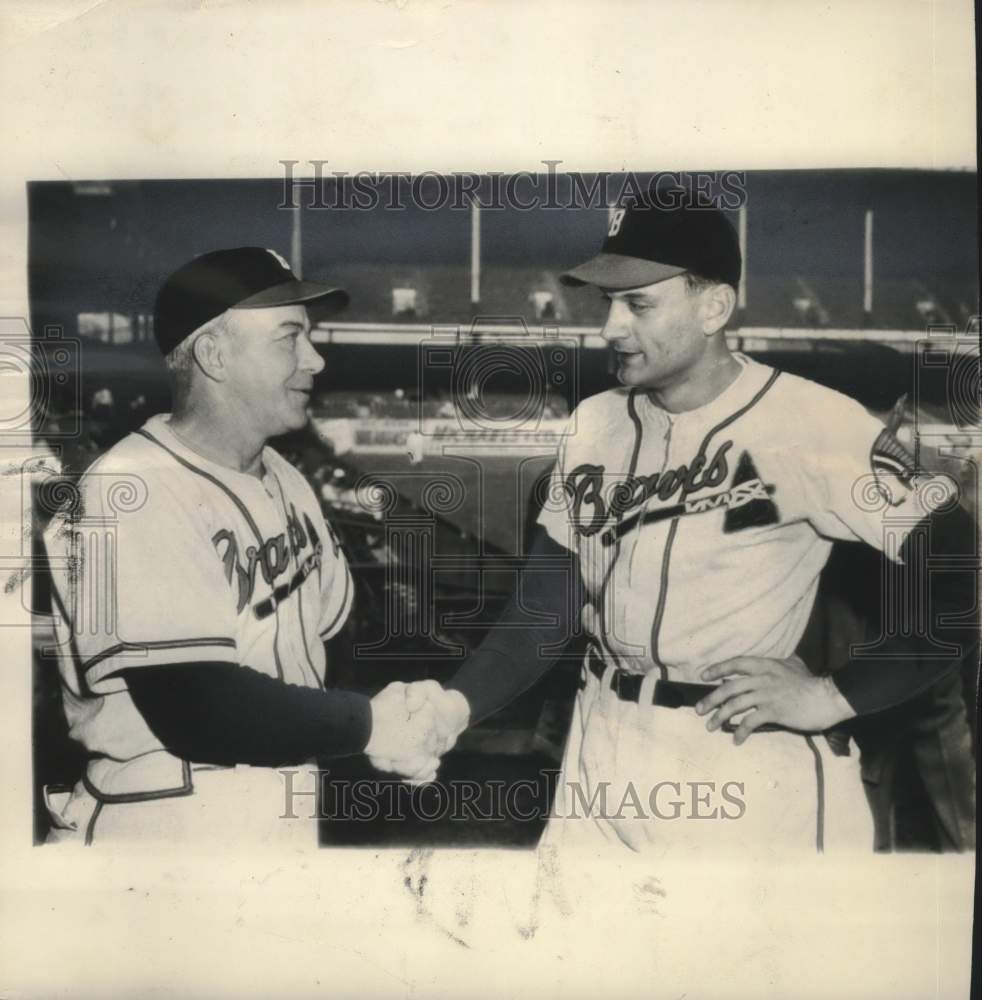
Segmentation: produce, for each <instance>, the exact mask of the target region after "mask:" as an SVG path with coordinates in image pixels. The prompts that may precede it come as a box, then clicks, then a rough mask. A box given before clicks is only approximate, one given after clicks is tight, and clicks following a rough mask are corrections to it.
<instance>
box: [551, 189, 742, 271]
mask: <svg viewBox="0 0 982 1000" xmlns="http://www.w3.org/2000/svg"><path fill="white" fill-rule="evenodd" d="M742 267H743V261H742V258H741V255H740V241H739V239H738V237H737V234H736V230H734V228H733V226H732V225H731V223H730V221H729V220H728V219H727V218H726V216H725V215H724V214H723V213H722V212H721V211H719V209H716V208H702V207H693V206H688V205H683V206H679V207H672V208H659V207H657V206H649V205H646V204H631V205H627V206H624V207H620V208H615V209H614V210H613V212H612V214H611V217H610V225H609V226H608V228H607V236H606V238H605V239H604V242H603V246H602V247H601V248H600V253H599V254H597V256H596V257H593V258H592V259H590V260H588V261H587V262H586V263H585V264H580V265H579V266H578V267H574V268H573V269H572V270H571V271H567V272H566V273H565V274H563V275H561V276H560V279H559V280H560V281H561V282H562V283H563V284H564V285H574V286H575V285H597V286H598V287H600V288H609V289H612V290H616V291H620V290H623V289H625V288H640V287H641V286H642V285H653V284H655V283H656V282H658V281H665V280H666V279H668V278H673V277H675V275H677V274H684V273H685V272H686V271H691V272H693V273H694V274H699V275H701V276H702V277H704V278H710V279H713V280H715V281H721V282H724V283H725V284H728V285H732V286H733V287H734V288H736V287H737V285H739V283H740V272H741V269H742Z"/></svg>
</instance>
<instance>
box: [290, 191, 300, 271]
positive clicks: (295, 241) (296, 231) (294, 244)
mask: <svg viewBox="0 0 982 1000" xmlns="http://www.w3.org/2000/svg"><path fill="white" fill-rule="evenodd" d="M290 183H291V184H292V186H293V195H294V198H293V206H292V208H291V209H290V216H291V217H290V266H291V267H292V268H293V273H294V274H295V275H296V276H297V277H298V278H301V279H302V278H303V256H302V250H301V246H302V244H301V236H302V232H301V228H300V227H301V222H300V213H301V211H303V209H302V208H301V205H302V204H303V194H302V193H301V192H299V191H298V190H297V182H296V180H291V182H290Z"/></svg>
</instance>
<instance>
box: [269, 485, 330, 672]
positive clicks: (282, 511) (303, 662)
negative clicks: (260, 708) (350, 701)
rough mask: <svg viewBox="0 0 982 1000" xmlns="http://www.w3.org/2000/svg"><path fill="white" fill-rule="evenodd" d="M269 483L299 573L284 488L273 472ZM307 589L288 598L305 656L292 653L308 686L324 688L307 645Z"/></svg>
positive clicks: (292, 563)
mask: <svg viewBox="0 0 982 1000" xmlns="http://www.w3.org/2000/svg"><path fill="white" fill-rule="evenodd" d="M268 481H271V487H272V489H270V488H267V489H266V493H267V494H268V495H269V496H270V498H271V499H272V500H273V507H274V509H275V510H276V514H277V519H280V518H282V525H283V532H284V537H285V538H286V541H287V546H288V548H289V551H290V556H291V558H290V566H291V572H294V573H295V572H297V571H299V569H300V553H299V552H297V551H295V550H294V547H293V540H292V537H291V534H290V515H289V513H288V512H287V509H286V496H285V494H284V493H283V486H282V484H281V483H280V480H279V477H278V476H276V475H275V474H274V473H272V472H267V473H266V476H265V477H264V480H263V482H264V485H265V484H266V483H267V482H268ZM274 497H278V498H279V504H278V505H277V503H276V500H275V499H273V498H274ZM311 541H312V540H311ZM306 589H307V585H306V581H304V582H302V583H301V584H300V586H299V587H297V588H296V590H295V591H294V592H293V594H291V595H290V598H288V600H290V599H291V598H292V599H295V600H296V607H297V620H298V624H299V626H300V627H299V635H300V642H301V643H302V645H303V655H302V656H300V655H298V653H297V651H296V649H294V648H292V646H293V643H291V652H292V653H293V656H294V660H295V662H296V663H297V665H298V668H299V670H300V673H301V675H302V676H303V677H304V681H305V682H306V683H307V684H308V686H311V687H320V688H323V686H324V684H323V682H322V681H321V678H320V676H319V675H318V673H317V670H316V668H315V666H314V664H313V663H312V662H311V659H310V647H309V646H308V644H307V629H306V624H305V622H304V618H303V595H304V591H305V590H306ZM279 613H280V606H279V604H277V606H276V614H277V621H279V617H278V616H279ZM289 635H291V636H294V637H295V636H296V635H297V630H296V629H291V630H290V631H289ZM308 670H309V673H310V678H307V676H306V674H307V673H308ZM311 681H312V683H311Z"/></svg>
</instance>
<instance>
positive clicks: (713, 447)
mask: <svg viewBox="0 0 982 1000" xmlns="http://www.w3.org/2000/svg"><path fill="white" fill-rule="evenodd" d="M741 267H742V261H741V255H740V250H739V244H738V240H737V237H736V234H735V232H734V230H733V228H732V226H731V225H730V223H729V222H728V221H727V219H726V218H725V216H724V215H723V214H722V213H720V212H718V211H716V210H710V209H707V208H697V207H692V206H685V205H680V207H678V208H677V209H672V210H657V209H655V208H648V207H645V206H643V205H634V206H629V207H624V208H619V209H617V210H616V211H615V212H614V213H612V216H611V221H610V225H609V231H608V234H607V237H606V240H605V242H604V244H603V247H602V250H601V252H600V254H599V255H598V256H596V257H594V258H593V259H592V260H590V261H588V262H586V263H584V264H582V265H580V266H579V267H576V268H574V269H573V270H572V271H570V272H569V273H568V274H566V275H565V276H564V281H565V282H566V283H567V284H572V285H591V286H594V287H595V288H597V289H599V290H600V293H601V294H602V295H603V296H604V298H605V299H606V300H607V303H608V308H609V312H608V317H607V322H606V324H605V326H604V328H603V336H604V338H605V339H606V341H607V342H608V344H609V345H610V346H611V348H612V349H613V351H614V353H615V356H616V359H617V375H618V380H619V381H620V383H621V385H620V387H619V388H616V389H612V390H610V391H607V392H604V393H601V394H599V395H597V396H594V397H591V398H588V399H586V400H584V401H583V402H582V403H581V404H580V405H579V407H578V408H577V409H576V411H575V412H574V414H573V416H572V418H571V420H570V425H569V430H568V433H567V434H566V436H565V438H564V443H563V445H562V447H561V449H560V452H559V455H558V458H557V463H556V468H555V472H554V477H553V483H554V487H555V488H554V489H553V491H552V495H551V497H550V498H549V499H548V500H547V502H546V504H545V506H544V508H543V511H542V513H541V515H540V518H539V524H540V527H541V531H540V537H539V538H538V540H537V541H536V543H535V546H534V548H533V558H532V560H530V562H529V565H528V568H527V569H526V570H525V572H524V575H523V579H522V580H521V584H520V587H519V590H518V593H517V594H516V597H515V600H514V602H513V606H512V607H511V608H510V609H509V610H508V611H506V613H505V617H504V618H503V621H509V622H514V621H516V620H517V619H516V617H515V616H519V617H521V616H522V615H525V616H528V615H529V614H532V615H533V616H538V621H541V622H543V624H541V625H539V624H536V625H534V626H531V627H527V628H524V629H515V628H508V629H506V628H498V629H492V631H491V634H490V635H489V637H488V639H487V640H486V641H485V642H484V643H483V644H482V646H481V647H480V648H479V649H478V650H477V651H476V652H475V654H474V655H473V656H472V657H471V658H470V659H469V660H468V662H467V663H466V664H465V665H464V666H463V667H462V669H461V670H460V671H459V672H458V674H457V675H456V676H455V677H454V678H453V679H452V681H451V682H450V684H449V685H448V688H449V690H448V691H447V692H445V693H441V692H440V691H439V690H438V689H437V688H436V686H435V684H433V682H429V687H428V688H427V693H428V695H429V696H430V697H431V698H432V701H433V704H434V705H435V706H436V707H437V712H438V715H439V717H440V719H441V725H442V726H443V731H444V732H445V733H446V735H447V743H450V742H451V741H452V740H453V739H455V738H456V735H457V733H458V732H459V731H460V729H461V728H462V727H463V726H464V725H466V724H467V723H468V722H470V723H473V722H474V721H477V720H478V719H481V718H483V717H485V716H487V715H489V714H490V713H491V712H493V711H495V710H497V709H498V708H499V707H501V706H502V705H504V704H506V703H507V702H508V701H509V700H510V699H511V698H512V697H514V696H515V695H516V694H517V693H518V692H520V691H521V690H524V689H525V688H527V687H528V686H530V685H531V684H532V683H533V682H534V681H535V680H536V679H537V678H538V677H539V676H540V675H541V673H543V672H544V671H545V670H547V669H548V668H549V666H550V665H551V664H552V663H553V662H554V660H555V657H556V651H557V650H560V649H561V648H562V644H563V641H564V639H565V638H566V637H568V636H569V635H570V634H571V632H572V630H573V629H574V628H575V627H576V626H577V625H578V626H579V628H581V629H582V631H583V632H584V633H585V634H586V638H587V641H588V652H587V655H586V658H585V661H584V663H583V666H582V677H581V689H580V691H579V693H578V695H577V698H576V703H575V707H574V712H573V719H572V726H571V730H570V734H569V738H568V742H567V745H566V749H565V754H564V758H563V763H562V770H561V773H560V776H559V783H558V786H557V789H556V794H555V800H554V803H553V807H552V812H551V814H550V821H549V824H548V826H547V830H546V834H545V836H544V840H543V843H549V844H555V845H557V846H575V845H583V846H585V847H591V846H593V845H595V844H602V843H606V842H613V843H618V844H624V845H627V846H628V847H630V848H633V849H635V850H642V849H651V850H654V851H657V852H665V851H667V850H668V849H669V848H673V849H674V848H680V849H683V850H684V849H693V850H702V849H707V848H712V849H713V850H716V851H719V850H724V851H725V850H732V851H733V852H735V853H744V854H747V853H749V852H755V851H756V852H759V851H764V852H769V851H773V850H774V849H775V848H776V847H788V848H792V849H794V848H801V849H808V850H813V851H814V850H818V851H823V850H832V849H837V848H843V849H845V848H860V849H865V850H872V847H873V829H872V820H871V816H870V811H869V808H868V806H867V803H866V801H865V797H864V794H863V789H862V784H861V778H860V772H859V765H858V759H857V757H858V754H857V752H856V749H855V745H854V743H853V742H852V740H851V738H850V736H849V733H848V731H847V730H844V729H843V728H842V724H843V723H846V722H847V721H848V720H850V719H852V718H853V717H854V716H856V715H864V714H870V713H874V712H880V711H884V710H887V709H889V708H891V707H892V706H895V705H898V704H900V703H901V702H905V701H907V700H908V699H910V698H912V697H914V696H915V695H917V694H918V693H920V692H922V691H924V690H926V689H927V688H928V687H930V685H931V684H932V683H933V682H935V681H936V680H937V678H938V677H939V676H941V675H943V674H944V673H945V672H947V671H950V670H952V669H954V668H956V666H957V663H958V661H959V658H960V656H961V655H963V653H964V651H965V649H967V648H968V647H970V646H972V645H974V643H975V642H976V640H977V636H976V634H975V631H974V627H973V625H972V623H971V621H970V619H969V618H967V617H966V615H965V613H966V612H969V611H970V609H971V608H972V607H973V601H972V593H970V592H969V587H967V586H966V583H967V582H968V581H969V580H970V579H974V576H973V574H972V573H971V571H969V573H968V575H967V576H966V575H965V574H964V573H961V574H959V573H949V572H944V573H936V572H932V573H928V572H927V570H926V563H925V559H926V554H927V553H928V551H929V552H930V553H931V555H932V557H936V558H944V556H945V555H946V554H950V555H955V556H958V555H965V554H968V553H971V552H972V551H973V547H972V542H971V539H972V538H973V528H972V524H971V519H970V518H968V517H967V515H966V514H965V512H964V511H963V510H962V509H961V508H960V507H959V505H958V504H957V503H956V502H955V499H956V498H955V497H954V496H953V495H952V494H953V484H950V482H948V481H942V480H938V479H932V478H929V477H919V476H916V475H915V474H914V469H913V464H912V462H911V460H910V457H909V455H908V454H907V453H906V451H905V450H904V449H903V448H902V447H901V446H900V445H899V444H898V442H897V441H896V440H895V439H894V438H893V437H892V436H891V435H890V434H889V433H888V432H887V431H886V430H885V428H884V427H883V425H882V424H881V423H879V422H878V421H877V420H876V419H875V418H873V417H872V416H870V415H869V414H868V413H867V412H866V410H865V409H864V408H863V407H862V406H860V405H859V404H858V403H856V402H855V401H853V400H852V399H850V398H848V397H846V396H843V395H841V394H839V393H837V392H834V391H832V390H830V389H827V388H824V387H822V386H820V385H817V384H815V383H813V382H810V381H808V380H806V379H803V378H799V377H796V376H792V375H789V374H786V373H782V372H780V371H777V370H775V369H773V368H771V367H769V366H767V365H764V364H761V363H759V362H757V361H754V360H752V359H750V358H749V357H746V356H744V355H742V354H739V353H733V352H732V351H731V350H730V349H729V347H728V346H727V342H726V338H725V330H726V326H727V323H728V321H729V320H730V317H731V316H732V314H733V309H734V305H735V301H736V289H737V286H738V284H739V281H740V274H741ZM834 539H845V540H853V541H856V540H858V541H863V542H865V543H867V544H869V545H872V546H875V547H876V548H877V549H880V550H881V551H883V552H884V553H885V554H886V556H887V557H888V558H889V559H890V560H891V564H892V565H893V566H894V578H893V579H892V581H891V585H890V587H889V588H888V589H887V590H886V591H885V592H884V595H883V599H884V600H885V601H890V602H896V608H895V609H894V613H895V614H896V615H897V616H898V619H897V620H898V621H900V622H904V623H905V624H903V625H902V626H901V627H900V628H899V629H898V630H896V634H887V635H884V636H883V637H882V639H881V641H880V642H878V643H877V644H876V645H875V648H874V649H872V650H870V654H869V655H868V656H867V657H866V658H863V657H859V656H857V658H856V659H854V660H852V661H850V662H848V663H846V664H844V665H842V667H841V669H838V670H836V671H835V672H833V673H831V674H830V675H827V676H818V675H817V674H816V673H815V672H813V671H812V670H810V669H809V668H808V666H807V665H805V664H804V663H803V662H802V661H801V660H800V659H799V658H798V657H797V656H796V655H795V651H796V648H797V646H798V643H799V640H800V639H801V636H802V633H803V631H804V628H805V625H806V623H807V621H808V618H809V614H810V611H811V608H812V604H813V600H814V597H815V593H816V588H817V584H818V578H819V574H820V572H821V570H822V567H823V566H824V564H825V562H826V560H827V558H828V556H829V552H830V549H831V545H832V540H834ZM563 555H565V556H566V557H567V559H568V560H569V563H570V566H571V576H570V578H569V579H567V580H566V582H565V583H563V582H560V581H559V579H558V576H557V572H556V569H555V566H556V559H557V557H561V556H563ZM536 556H549V557H550V560H549V562H548V563H547V562H545V561H543V560H541V559H540V560H539V561H538V563H537V561H536ZM921 597H929V601H928V603H925V604H923V605H922V604H921V603H919V602H920V598H921ZM951 612H957V613H960V614H961V616H962V617H961V619H958V618H957V617H955V616H954V615H952V614H949V615H948V619H947V621H946V619H945V617H944V615H945V613H951ZM912 615H916V616H917V617H915V618H913V619H912V618H911V616H912ZM526 620H527V617H526ZM550 620H551V622H552V623H553V624H552V625H549V624H545V623H546V622H549V621H550ZM911 621H914V622H915V623H916V625H915V627H914V628H911V627H910V624H909V623H910V622H911ZM946 624H947V627H943V626H945V625H946Z"/></svg>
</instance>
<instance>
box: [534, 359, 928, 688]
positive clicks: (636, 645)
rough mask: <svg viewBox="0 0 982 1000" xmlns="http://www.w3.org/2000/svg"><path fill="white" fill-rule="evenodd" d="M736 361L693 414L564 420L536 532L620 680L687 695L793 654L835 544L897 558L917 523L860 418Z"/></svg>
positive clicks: (641, 397) (810, 387) (637, 411)
mask: <svg viewBox="0 0 982 1000" xmlns="http://www.w3.org/2000/svg"><path fill="white" fill-rule="evenodd" d="M735 357H736V359H737V361H738V362H739V363H740V366H741V371H740V374H739V375H738V377H737V378H736V379H735V381H734V382H733V383H731V385H730V386H729V387H728V388H727V389H726V390H724V391H723V392H722V393H721V394H720V395H719V396H717V397H716V399H714V400H712V401H711V402H709V403H707V404H706V405H704V406H702V407H699V408H698V409H695V410H690V411H687V412H683V413H675V414H672V413H668V412H666V411H665V410H663V409H661V408H660V407H658V406H657V405H655V404H654V403H652V402H651V400H650V399H649V398H648V396H647V394H646V393H645V392H643V391H637V390H630V389H626V388H619V389H613V390H610V391H608V392H604V393H601V394H599V395H597V396H593V397H591V398H589V399H587V400H585V401H584V402H583V403H582V404H581V405H580V406H579V407H577V409H576V411H575V413H574V414H573V416H572V417H571V420H570V427H569V432H568V434H567V436H566V438H565V442H564V445H563V448H562V451H561V454H560V457H559V462H558V464H557V468H556V471H555V473H554V483H553V485H554V488H553V489H552V490H551V499H550V502H549V503H547V504H546V507H545V509H544V510H543V512H542V514H541V516H540V523H542V524H543V525H544V526H545V528H546V529H547V530H548V532H549V534H550V535H551V536H552V538H553V539H554V540H555V541H557V542H558V543H559V544H561V545H563V546H565V547H566V548H568V549H571V550H572V551H575V552H576V553H577V554H578V555H579V559H580V566H581V572H582V575H583V579H584V583H585V586H586V589H587V592H588V600H589V604H588V606H587V608H586V609H585V611H584V615H583V626H584V629H585V631H586V632H587V633H588V634H589V635H591V636H593V637H595V639H596V640H597V642H598V643H599V644H600V645H601V647H602V648H603V650H604V652H605V654H606V656H607V657H608V658H609V659H610V660H611V661H612V662H615V663H616V664H617V665H618V666H620V667H621V668H623V669H625V670H628V671H631V672H636V673H647V672H648V671H650V670H652V669H656V670H657V671H659V673H660V675H661V676H662V677H663V678H665V679H670V680H679V681H696V682H698V681H699V680H700V678H699V676H698V674H699V671H701V670H702V669H704V668H705V667H707V666H709V665H711V664H713V663H717V662H720V661H722V660H726V659H729V658H730V657H734V656H742V655H751V656H763V657H773V658H783V657H786V656H789V655H791V654H792V653H793V652H794V651H795V648H796V647H797V645H798V642H799V640H800V639H801V636H802V633H803V631H804V629H805V626H806V624H807V622H808V617H809V614H810V612H811V607H812V603H813V600H814V597H815V592H816V589H817V585H818V577H819V574H820V572H821V570H822V567H823V566H824V565H825V562H826V560H827V558H828V555H829V552H830V550H831V544H832V540H833V539H853V540H862V541H865V542H867V543H869V544H870V545H873V546H874V547H876V548H878V549H881V550H883V549H884V545H885V543H886V540H887V539H890V540H891V544H890V545H889V546H888V548H889V552H888V554H890V555H892V556H893V557H896V555H897V553H896V549H897V548H898V547H899V541H900V540H902V537H903V535H904V534H905V532H906V531H907V530H909V528H910V527H911V526H912V525H913V524H914V523H916V521H917V520H919V519H920V518H921V517H923V516H924V514H925V511H924V509H923V508H922V507H921V504H920V499H919V495H918V494H917V493H916V492H915V491H914V490H911V489H905V488H903V483H902V481H901V480H898V479H897V478H896V476H895V475H891V473H900V474H902V473H903V468H902V462H898V463H897V464H896V467H895V468H892V467H891V465H890V462H891V458H890V455H889V445H888V443H887V438H888V436H887V435H885V434H884V428H883V425H882V424H881V423H880V422H879V421H878V420H877V419H876V418H875V417H872V416H870V415H869V414H868V413H867V411H866V410H865V409H864V408H863V407H862V406H861V405H860V404H859V403H857V402H855V400H852V399H850V398H849V397H847V396H844V395H842V394H840V393H838V392H835V391H833V390H831V389H827V388H825V387H823V386H820V385H817V384H816V383H814V382H810V381H808V380H806V379H803V378H799V377H797V376H795V375H789V374H787V373H785V372H778V371H776V370H774V369H772V368H770V367H768V366H766V365H762V364H760V363H758V362H756V361H753V360H751V359H749V358H747V357H745V356H743V355H739V354H738V355H735ZM888 490H889V491H891V492H890V493H889V496H890V500H889V501H888V500H887V499H886V496H887V493H886V491H888ZM887 509H888V510H889V512H890V516H889V518H888V519H887V520H886V521H885V519H884V511H885V510H887Z"/></svg>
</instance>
